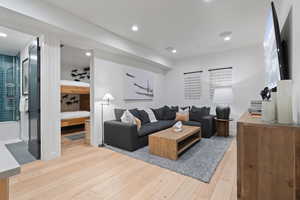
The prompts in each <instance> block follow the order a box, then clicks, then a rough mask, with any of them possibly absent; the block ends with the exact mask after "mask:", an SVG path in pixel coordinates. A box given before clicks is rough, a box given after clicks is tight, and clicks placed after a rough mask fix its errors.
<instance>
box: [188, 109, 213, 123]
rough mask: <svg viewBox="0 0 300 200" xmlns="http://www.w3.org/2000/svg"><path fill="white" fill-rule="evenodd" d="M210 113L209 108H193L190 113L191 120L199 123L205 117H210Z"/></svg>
mask: <svg viewBox="0 0 300 200" xmlns="http://www.w3.org/2000/svg"><path fill="white" fill-rule="evenodd" d="M209 112H210V108H209V107H201V108H198V107H196V106H193V107H192V109H191V111H190V120H191V121H198V122H199V121H200V120H201V119H202V118H203V117H204V116H207V115H209Z"/></svg>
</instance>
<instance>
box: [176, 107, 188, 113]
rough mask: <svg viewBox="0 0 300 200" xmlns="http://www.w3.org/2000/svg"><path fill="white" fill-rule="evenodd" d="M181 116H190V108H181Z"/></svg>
mask: <svg viewBox="0 0 300 200" xmlns="http://www.w3.org/2000/svg"><path fill="white" fill-rule="evenodd" d="M178 112H179V113H180V114H189V108H186V109H181V108H179V111H178Z"/></svg>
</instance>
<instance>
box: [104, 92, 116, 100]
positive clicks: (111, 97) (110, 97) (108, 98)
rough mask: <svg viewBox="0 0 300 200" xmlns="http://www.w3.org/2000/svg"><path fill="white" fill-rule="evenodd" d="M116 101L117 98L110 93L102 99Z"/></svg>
mask: <svg viewBox="0 0 300 200" xmlns="http://www.w3.org/2000/svg"><path fill="white" fill-rule="evenodd" d="M114 99H115V98H114V97H113V96H112V95H111V94H110V93H106V94H105V95H104V96H103V98H102V100H103V101H112V100H114Z"/></svg>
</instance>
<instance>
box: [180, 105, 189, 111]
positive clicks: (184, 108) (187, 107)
mask: <svg viewBox="0 0 300 200" xmlns="http://www.w3.org/2000/svg"><path fill="white" fill-rule="evenodd" d="M181 109H182V110H186V109H188V110H189V111H190V109H191V107H190V106H185V107H181Z"/></svg>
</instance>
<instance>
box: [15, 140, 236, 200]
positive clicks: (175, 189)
mask: <svg viewBox="0 0 300 200" xmlns="http://www.w3.org/2000/svg"><path fill="white" fill-rule="evenodd" d="M63 143H64V144H63V156H62V157H61V158H58V159H56V160H52V161H47V162H45V161H36V162H34V163H30V164H27V165H24V166H23V167H22V173H21V174H20V175H18V176H16V177H14V178H12V179H11V182H10V186H11V191H10V192H11V193H10V195H11V199H12V200H29V199H30V200H47V199H57V200H68V199H73V200H101V199H105V200H152V199H153V200H162V199H164V200H236V199H237V198H236V162H237V161H236V142H235V141H234V142H233V143H232V144H231V146H230V148H229V150H228V151H227V153H226V154H225V157H224V159H223V160H222V161H221V163H220V165H219V167H218V168H217V170H216V172H215V174H214V176H213V178H212V180H211V182H210V183H209V184H206V183H203V182H200V181H198V180H195V179H192V178H190V177H186V176H183V175H180V174H177V173H175V172H172V171H169V170H166V169H163V168H160V167H157V166H154V165H150V164H148V163H145V162H142V161H139V160H135V159H132V158H130V157H127V156H125V155H122V154H119V153H115V152H112V151H110V150H107V149H102V148H95V147H89V146H86V145H84V144H83V141H77V142H69V141H66V140H63Z"/></svg>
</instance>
